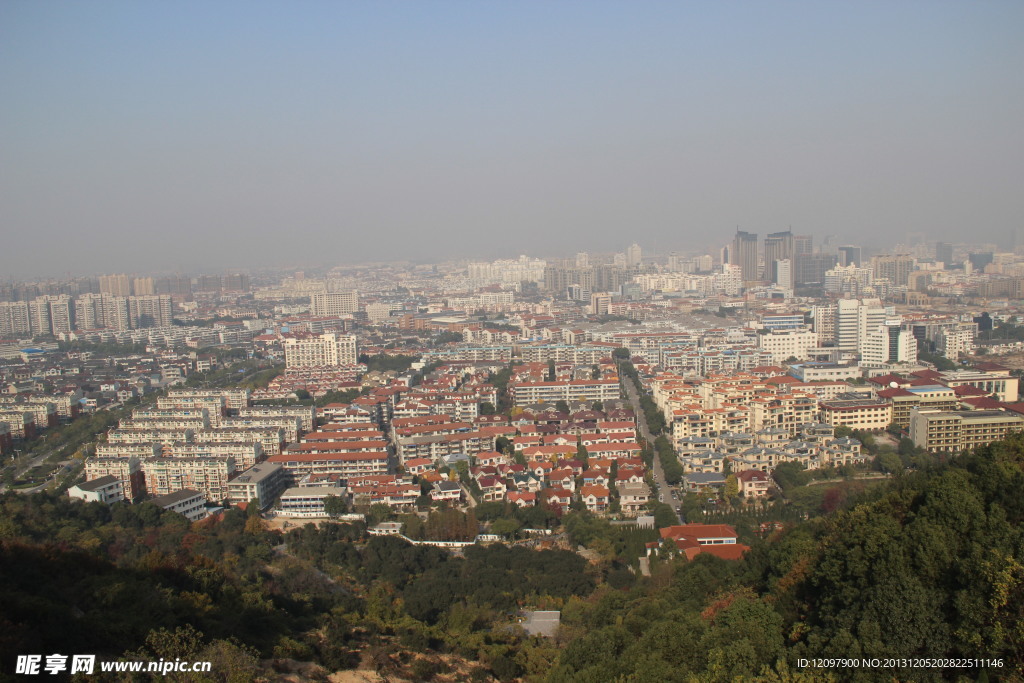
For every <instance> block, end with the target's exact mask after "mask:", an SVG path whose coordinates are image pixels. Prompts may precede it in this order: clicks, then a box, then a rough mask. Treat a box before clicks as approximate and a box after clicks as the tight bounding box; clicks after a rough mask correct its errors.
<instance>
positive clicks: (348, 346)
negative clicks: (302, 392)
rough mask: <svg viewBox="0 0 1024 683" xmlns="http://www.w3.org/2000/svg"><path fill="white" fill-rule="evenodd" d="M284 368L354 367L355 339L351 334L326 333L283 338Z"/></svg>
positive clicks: (355, 355)
mask: <svg viewBox="0 0 1024 683" xmlns="http://www.w3.org/2000/svg"><path fill="white" fill-rule="evenodd" d="M282 346H283V347H284V358H285V366H286V367H288V368H304V367H334V366H340V365H355V364H356V360H357V357H358V356H357V354H356V338H355V335H351V334H337V333H335V332H328V333H325V334H320V335H294V336H288V337H285V338H284V340H283V342H282Z"/></svg>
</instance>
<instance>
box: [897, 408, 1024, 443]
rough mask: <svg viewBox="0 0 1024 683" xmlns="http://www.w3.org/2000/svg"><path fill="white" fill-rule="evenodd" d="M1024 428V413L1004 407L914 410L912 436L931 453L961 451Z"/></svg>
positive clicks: (911, 427)
mask: <svg viewBox="0 0 1024 683" xmlns="http://www.w3.org/2000/svg"><path fill="white" fill-rule="evenodd" d="M1021 429H1024V415H1020V414H1018V413H1013V412H1006V411H1002V410H957V411H939V410H920V409H918V410H914V411H912V412H911V414H910V438H911V439H913V441H914V445H915V446H918V447H919V448H924V449H925V450H927V451H928V452H929V453H938V452H946V453H958V452H960V451H964V450H970V449H972V448H976V447H978V446H984V445H986V444H989V443H992V442H993V441H998V440H999V439H1002V438H1004V437H1005V436H1006V435H1007V434H1009V433H1010V432H1016V431H1020V430H1021Z"/></svg>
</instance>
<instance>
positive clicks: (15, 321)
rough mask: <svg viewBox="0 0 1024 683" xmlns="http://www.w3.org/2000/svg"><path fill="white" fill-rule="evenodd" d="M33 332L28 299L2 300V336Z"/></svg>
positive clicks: (0, 314) (0, 334) (0, 321)
mask: <svg viewBox="0 0 1024 683" xmlns="http://www.w3.org/2000/svg"><path fill="white" fill-rule="evenodd" d="M21 334H25V335H28V334H32V324H31V322H30V315H29V309H28V302H27V301H3V302H0V336H4V337H6V336H13V335H21Z"/></svg>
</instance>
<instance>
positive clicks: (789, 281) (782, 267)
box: [775, 258, 793, 289]
mask: <svg viewBox="0 0 1024 683" xmlns="http://www.w3.org/2000/svg"><path fill="white" fill-rule="evenodd" d="M775 284H776V285H778V286H779V287H781V288H783V289H792V288H793V262H792V261H790V260H789V259H788V258H784V259H782V260H780V261H776V262H775Z"/></svg>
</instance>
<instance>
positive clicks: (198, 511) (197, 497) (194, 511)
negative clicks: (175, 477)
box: [151, 489, 207, 522]
mask: <svg viewBox="0 0 1024 683" xmlns="http://www.w3.org/2000/svg"><path fill="white" fill-rule="evenodd" d="M151 502H152V503H153V504H154V505H158V506H160V507H162V508H163V509H164V510H170V511H171V512H178V513H180V514H183V515H185V517H187V518H188V519H189V521H190V522H198V521H199V520H201V519H205V518H206V515H207V511H206V496H205V495H204V494H203V493H200V492H199V491H194V490H192V489H181V490H178V491H174V492H173V493H168V494H166V495H163V496H157V497H156V498H153V499H152V501H151Z"/></svg>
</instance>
